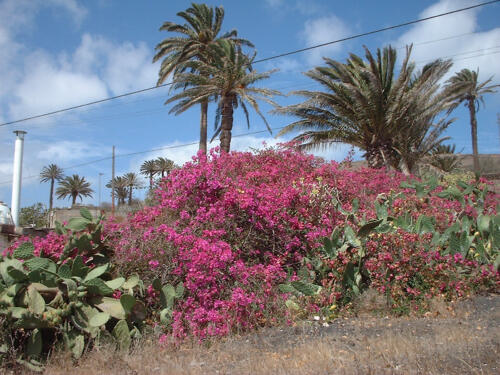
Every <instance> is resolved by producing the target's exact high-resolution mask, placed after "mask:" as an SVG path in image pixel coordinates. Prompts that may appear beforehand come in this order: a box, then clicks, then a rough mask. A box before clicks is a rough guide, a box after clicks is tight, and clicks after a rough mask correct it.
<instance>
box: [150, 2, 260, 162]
mask: <svg viewBox="0 0 500 375" xmlns="http://www.w3.org/2000/svg"><path fill="white" fill-rule="evenodd" d="M177 16H179V17H181V18H183V19H184V21H185V22H186V23H185V24H184V25H179V24H176V23H174V22H165V23H164V24H163V25H162V26H161V27H160V31H167V32H173V33H177V34H180V36H172V37H169V38H166V39H164V40H162V41H161V42H160V43H159V44H158V45H157V46H156V48H155V50H156V54H155V56H154V58H153V62H156V61H158V60H160V59H163V61H162V63H161V67H160V71H159V73H158V82H157V85H161V84H162V83H163V82H165V80H166V79H167V77H168V76H169V75H170V74H171V73H173V74H174V80H175V79H176V75H177V74H178V73H181V72H183V71H185V69H186V67H185V66H184V63H186V62H188V61H193V60H197V61H203V62H205V63H209V62H210V61H212V57H211V55H212V51H211V50H212V46H213V45H214V44H215V43H216V42H217V41H218V40H232V41H233V42H235V43H236V44H239V45H246V46H249V47H253V44H252V43H250V42H249V41H247V40H245V39H241V38H238V37H237V35H238V32H237V31H236V30H231V31H229V32H227V33H225V34H223V35H221V36H219V33H220V31H221V27H222V22H223V20H224V8H223V7H222V6H220V7H216V8H215V9H214V8H212V7H209V6H207V5H206V4H195V3H192V4H191V7H190V8H188V9H186V11H184V12H179V13H177ZM208 101H209V98H205V99H204V100H202V101H200V102H199V103H200V105H201V119H200V148H199V149H200V151H203V152H204V153H206V151H207V112H208Z"/></svg>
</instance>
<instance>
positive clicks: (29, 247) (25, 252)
mask: <svg viewBox="0 0 500 375" xmlns="http://www.w3.org/2000/svg"><path fill="white" fill-rule="evenodd" d="M34 251H35V246H33V244H32V243H31V242H24V243H22V244H21V245H19V247H18V248H17V249H15V250H14V253H13V254H12V256H13V257H14V258H16V259H29V258H32V257H33V252H34Z"/></svg>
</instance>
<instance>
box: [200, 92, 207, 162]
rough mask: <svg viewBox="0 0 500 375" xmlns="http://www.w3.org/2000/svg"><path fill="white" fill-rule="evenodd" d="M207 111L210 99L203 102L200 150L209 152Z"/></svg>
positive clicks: (205, 152)
mask: <svg viewBox="0 0 500 375" xmlns="http://www.w3.org/2000/svg"><path fill="white" fill-rule="evenodd" d="M207 113H208V100H204V101H203V102H201V119H200V148H199V150H200V151H203V153H204V154H205V155H206V154H207Z"/></svg>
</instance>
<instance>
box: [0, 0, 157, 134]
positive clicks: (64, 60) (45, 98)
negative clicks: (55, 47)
mask: <svg viewBox="0 0 500 375" xmlns="http://www.w3.org/2000/svg"><path fill="white" fill-rule="evenodd" d="M43 7H51V10H56V11H57V10H61V11H63V12H64V14H65V15H67V14H69V16H70V18H71V19H72V20H73V21H74V22H75V23H79V22H81V21H82V20H83V18H84V17H85V16H86V14H87V10H86V9H85V8H84V7H83V6H81V5H80V4H79V3H78V2H77V1H76V0H45V1H42V0H33V1H28V0H4V1H3V2H0V50H1V51H2V58H1V59H0V82H2V84H1V85H0V118H2V120H4V121H6V120H12V119H17V118H20V117H26V116H30V115H37V114H40V113H43V112H49V111H53V110H57V109H61V108H64V107H69V106H74V105H78V104H81V103H85V102H89V101H93V100H97V99H102V98H105V97H107V96H109V95H117V94H122V93H124V92H127V91H131V90H137V89H141V88H144V87H151V86H154V85H155V83H156V79H157V71H158V64H156V65H154V64H152V63H151V61H152V51H150V48H149V47H148V46H147V45H146V44H145V43H136V44H134V43H130V42H123V43H115V42H112V41H109V40H107V39H106V38H104V37H101V36H93V35H89V34H84V35H83V36H82V40H81V43H80V45H79V46H78V47H77V48H76V49H75V50H74V51H71V50H69V51H68V50H66V51H63V52H61V53H59V54H57V55H55V54H51V53H50V52H49V51H47V50H43V49H40V48H32V47H31V46H30V45H25V44H24V43H21V42H20V40H21V37H24V36H25V35H24V34H26V33H29V32H30V31H31V29H32V28H33V27H34V26H33V25H35V24H36V23H35V22H34V21H35V17H36V15H37V12H38V11H39V10H40V9H42V8H43ZM56 15H57V13H56ZM65 119H67V115H65ZM57 120H59V118H58V119H56V118H54V117H52V118H50V119H42V120H40V121H41V122H42V123H44V124H48V123H54V122H55V121H57Z"/></svg>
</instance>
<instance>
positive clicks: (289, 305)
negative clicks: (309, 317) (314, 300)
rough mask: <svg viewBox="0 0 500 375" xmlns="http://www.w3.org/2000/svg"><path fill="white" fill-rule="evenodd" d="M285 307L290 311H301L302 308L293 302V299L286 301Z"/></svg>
mask: <svg viewBox="0 0 500 375" xmlns="http://www.w3.org/2000/svg"><path fill="white" fill-rule="evenodd" d="M285 306H286V307H287V308H288V309H289V310H295V311H297V310H300V306H299V305H298V304H297V303H296V302H295V301H292V300H291V299H288V300H286V302H285Z"/></svg>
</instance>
